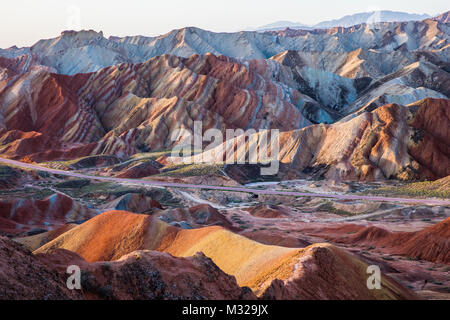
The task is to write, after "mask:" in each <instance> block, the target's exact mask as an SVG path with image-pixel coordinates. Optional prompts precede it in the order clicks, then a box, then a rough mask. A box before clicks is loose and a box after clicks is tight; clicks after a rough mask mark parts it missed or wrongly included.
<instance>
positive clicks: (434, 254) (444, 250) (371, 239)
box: [311, 218, 450, 264]
mask: <svg viewBox="0 0 450 320" xmlns="http://www.w3.org/2000/svg"><path fill="white" fill-rule="evenodd" d="M349 231H352V232H356V233H354V234H351V235H348V232H349ZM311 233H312V234H315V235H318V236H321V237H324V238H326V239H329V240H331V241H334V242H337V243H346V244H365V245H372V246H375V247H377V248H383V250H384V251H387V252H389V253H391V254H399V255H405V256H407V257H410V258H417V259H420V260H427V261H432V262H434V263H446V264H449V263H450V218H447V219H445V220H443V221H442V222H439V223H437V224H435V225H433V226H430V227H428V228H425V229H423V230H421V231H417V232H390V231H387V230H385V229H382V228H379V227H374V226H371V227H363V226H357V225H343V226H339V227H337V228H336V227H330V228H325V229H322V230H317V231H314V232H311Z"/></svg>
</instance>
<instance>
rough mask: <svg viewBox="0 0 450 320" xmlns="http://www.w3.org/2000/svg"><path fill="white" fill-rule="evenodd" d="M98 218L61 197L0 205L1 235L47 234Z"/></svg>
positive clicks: (92, 212)
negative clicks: (68, 225)
mask: <svg viewBox="0 0 450 320" xmlns="http://www.w3.org/2000/svg"><path fill="white" fill-rule="evenodd" d="M96 214H97V211H96V210H93V209H89V208H87V207H85V206H83V205H81V204H79V203H78V202H76V201H74V200H73V199H72V198H70V197H68V196H65V195H63V194H61V193H56V194H54V195H52V196H50V197H48V198H46V199H43V200H37V199H15V200H3V201H0V221H1V226H0V231H1V232H4V233H9V234H20V233H24V232H27V231H31V230H33V229H39V230H44V231H45V230H50V229H52V228H55V227H57V226H61V225H64V224H66V223H71V222H81V221H85V220H87V219H90V218H92V217H93V216H95V215H96Z"/></svg>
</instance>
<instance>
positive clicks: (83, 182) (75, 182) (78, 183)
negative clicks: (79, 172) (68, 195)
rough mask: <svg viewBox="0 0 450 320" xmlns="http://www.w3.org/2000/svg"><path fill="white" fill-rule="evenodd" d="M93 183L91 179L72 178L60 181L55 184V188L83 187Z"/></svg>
mask: <svg viewBox="0 0 450 320" xmlns="http://www.w3.org/2000/svg"><path fill="white" fill-rule="evenodd" d="M90 183H91V181H90V180H89V179H71V180H68V181H64V182H60V183H58V184H56V185H55V188H62V189H66V188H70V189H72V188H83V187H85V186H88V185H89V184H90Z"/></svg>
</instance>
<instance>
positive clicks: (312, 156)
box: [166, 99, 450, 180]
mask: <svg viewBox="0 0 450 320" xmlns="http://www.w3.org/2000/svg"><path fill="white" fill-rule="evenodd" d="M449 106H450V100H444V99H425V100H422V101H419V102H417V103H415V104H412V105H409V106H406V107H404V106H400V105H396V104H390V105H385V106H383V107H380V108H378V109H376V110H375V111H372V112H364V113H361V114H360V115H359V116H356V117H354V118H352V119H346V120H342V121H340V122H338V123H335V124H332V125H323V124H322V125H313V126H310V127H307V128H304V129H302V130H297V131H292V132H284V133H281V134H280V137H279V141H280V143H279V145H280V152H279V154H278V160H279V161H280V162H281V163H284V164H287V165H288V166H289V167H291V168H295V169H296V170H297V171H298V172H303V173H306V174H309V175H312V176H316V177H325V178H327V179H336V180H340V179H346V180H352V179H356V180H378V179H389V178H396V179H401V180H412V179H438V178H442V177H446V176H448V175H449V174H450V171H449V170H450V169H449V168H450V152H449V150H448V146H447V145H448V143H447V142H448V141H450V135H449V130H448V128H449V126H450V115H449V113H448V112H449V110H450V108H449ZM257 137H258V136H254V137H253V138H252V139H250V141H251V143H250V145H251V146H252V145H253V144H256V145H258V143H259V141H260V140H261V139H256V138H257ZM239 139H243V136H242V137H240V138H237V139H235V140H234V142H235V143H230V144H225V145H223V146H220V147H218V148H216V149H213V150H210V151H206V152H204V153H201V154H198V155H195V156H193V157H190V158H188V159H184V161H195V162H196V163H199V162H202V161H204V162H209V163H211V162H223V161H224V159H226V155H227V154H228V155H229V154H233V152H235V154H236V155H237V158H238V159H246V160H247V161H248V159H249V156H248V150H249V149H248V148H246V147H247V146H246V145H248V144H247V143H241V144H239V145H238V146H239V147H237V146H236V144H237V142H238V141H239ZM252 149H253V147H252V148H250V150H252ZM182 160H183V159H182V158H168V159H166V161H168V162H174V163H178V162H181V161H182Z"/></svg>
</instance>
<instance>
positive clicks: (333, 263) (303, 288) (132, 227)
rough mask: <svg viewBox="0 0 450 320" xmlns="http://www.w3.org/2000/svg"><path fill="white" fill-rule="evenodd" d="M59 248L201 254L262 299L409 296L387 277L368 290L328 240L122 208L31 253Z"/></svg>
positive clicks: (352, 260)
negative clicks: (270, 241) (293, 239)
mask: <svg viewBox="0 0 450 320" xmlns="http://www.w3.org/2000/svg"><path fill="white" fill-rule="evenodd" d="M58 248H61V249H66V250H70V251H73V252H76V253H78V254H80V255H81V256H83V257H84V258H85V259H86V260H87V261H91V262H94V261H103V260H117V259H120V257H122V256H124V255H126V254H129V253H131V252H133V251H136V250H144V249H148V250H157V251H162V252H167V253H170V254H171V255H173V256H176V257H190V256H193V255H195V254H196V253H197V252H203V253H204V254H205V255H206V256H207V257H209V258H211V259H212V260H213V261H214V263H215V264H216V265H217V266H218V267H219V268H220V269H221V270H222V271H224V272H225V273H227V274H230V275H233V276H235V277H236V280H237V283H238V284H239V285H240V286H248V287H250V288H251V289H252V291H253V292H254V293H255V294H256V295H258V296H262V297H266V298H276V299H335V298H336V299H411V298H414V295H413V294H412V293H411V292H410V291H409V290H407V289H405V288H403V287H402V286H401V285H399V284H398V283H396V282H395V281H393V280H392V279H390V278H388V277H383V279H382V288H383V289H382V290H369V289H368V288H367V286H366V281H367V275H366V268H367V265H366V264H364V263H363V262H361V261H360V260H358V259H357V258H356V257H353V256H351V255H350V254H349V253H347V252H344V251H342V250H341V249H338V248H335V247H333V246H330V245H327V244H316V245H313V246H309V247H307V248H304V249H298V248H297V249H296V248H283V247H277V246H268V245H263V244H260V243H257V242H254V241H251V240H249V239H247V238H245V237H242V236H239V235H237V234H234V233H232V232H230V231H227V230H225V229H223V228H220V227H208V228H200V229H193V230H181V229H178V228H175V227H171V226H168V225H167V224H165V223H164V222H161V221H159V220H157V219H154V218H153V217H151V216H145V215H136V214H131V213H127V212H119V211H111V212H107V213H103V214H101V215H99V216H97V217H95V218H93V219H91V220H89V221H87V222H86V223H84V224H82V225H80V226H78V227H75V228H73V229H71V230H70V231H68V232H66V233H64V234H62V235H61V236H59V237H58V238H56V239H54V240H53V241H51V242H49V243H47V244H46V245H44V246H43V247H41V248H39V249H38V250H36V251H35V253H39V254H42V253H49V252H52V251H53V250H55V249H58ZM131 256H132V255H131ZM131 256H130V257H131ZM345 270H347V271H345ZM307 271H308V272H307ZM343 271H345V272H343ZM356 284H357V285H356ZM375 291H377V292H375Z"/></svg>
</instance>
